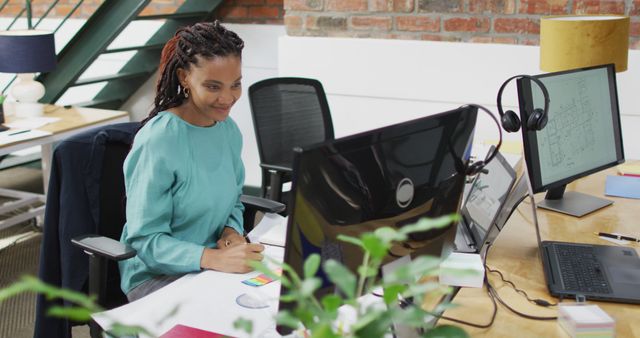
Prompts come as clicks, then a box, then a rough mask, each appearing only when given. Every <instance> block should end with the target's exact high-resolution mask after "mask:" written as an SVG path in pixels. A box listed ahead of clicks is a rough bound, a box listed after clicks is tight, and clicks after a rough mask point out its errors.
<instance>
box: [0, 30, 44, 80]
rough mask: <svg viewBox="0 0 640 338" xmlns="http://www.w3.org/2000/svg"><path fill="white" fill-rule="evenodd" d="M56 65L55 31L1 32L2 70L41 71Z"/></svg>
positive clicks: (14, 71) (0, 56)
mask: <svg viewBox="0 0 640 338" xmlns="http://www.w3.org/2000/svg"><path fill="white" fill-rule="evenodd" d="M55 67H56V46H55V40H54V39H53V33H50V32H46V31H39V30H15V31H2V32H0V72H2V73H39V72H48V71H51V70H53V69H54V68H55Z"/></svg>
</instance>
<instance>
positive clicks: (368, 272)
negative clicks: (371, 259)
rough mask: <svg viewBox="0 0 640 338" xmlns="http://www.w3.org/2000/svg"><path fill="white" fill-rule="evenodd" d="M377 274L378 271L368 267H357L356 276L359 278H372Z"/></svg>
mask: <svg viewBox="0 0 640 338" xmlns="http://www.w3.org/2000/svg"><path fill="white" fill-rule="evenodd" d="M377 274H378V271H377V270H376V269H373V268H371V267H369V266H363V265H361V266H359V267H358V275H360V276H364V277H373V276H376V275H377Z"/></svg>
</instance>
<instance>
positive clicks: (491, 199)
mask: <svg viewBox="0 0 640 338" xmlns="http://www.w3.org/2000/svg"><path fill="white" fill-rule="evenodd" d="M491 151H493V150H491ZM485 169H488V171H489V172H488V173H486V174H482V173H481V174H478V176H476V178H475V180H474V181H473V183H472V186H471V189H470V190H469V194H468V197H467V199H466V201H465V203H464V206H463V208H462V217H463V218H464V222H465V223H466V225H467V227H468V230H469V232H470V234H471V236H472V237H473V241H474V242H475V245H476V247H477V248H478V249H480V247H481V246H482V244H483V242H485V237H486V234H487V232H488V231H489V230H490V228H491V226H492V225H493V224H494V222H495V220H496V217H497V216H498V214H499V213H500V210H502V206H503V205H504V203H505V201H506V199H507V196H508V195H509V191H511V187H512V186H513V183H514V181H515V179H516V173H515V171H514V170H513V168H512V167H511V165H510V164H509V163H508V162H507V160H505V158H504V157H503V156H502V155H501V154H500V153H498V154H496V157H495V158H494V160H493V161H491V162H489V163H488V164H487V166H486V167H485Z"/></svg>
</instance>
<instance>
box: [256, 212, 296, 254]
mask: <svg viewBox="0 0 640 338" xmlns="http://www.w3.org/2000/svg"><path fill="white" fill-rule="evenodd" d="M287 221H288V217H283V216H280V215H279V214H275V213H273V214H265V215H264V217H262V220H261V221H260V223H258V224H257V225H256V226H255V227H254V228H253V230H251V232H249V234H248V235H247V237H249V240H250V241H251V242H253V243H262V244H268V245H277V246H281V247H284V242H285V237H287Z"/></svg>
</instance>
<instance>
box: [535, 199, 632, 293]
mask: <svg viewBox="0 0 640 338" xmlns="http://www.w3.org/2000/svg"><path fill="white" fill-rule="evenodd" d="M530 189H531V188H530ZM530 196H531V195H530ZM529 199H530V201H531V208H532V212H533V216H534V217H533V220H534V222H533V223H534V225H535V228H536V237H537V240H538V247H539V250H540V258H541V259H542V268H543V270H544V277H545V279H546V281H547V287H548V289H549V293H551V295H552V296H554V297H557V298H560V299H562V298H575V297H576V296H578V295H581V296H584V297H585V298H586V299H589V300H600V301H608V302H618V303H635V304H640V258H639V257H638V253H637V252H636V250H635V249H633V248H629V247H623V246H613V245H599V244H585V243H569V242H557V241H542V240H541V237H540V227H539V224H538V217H537V214H536V203H535V201H534V200H533V198H531V197H529Z"/></svg>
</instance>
